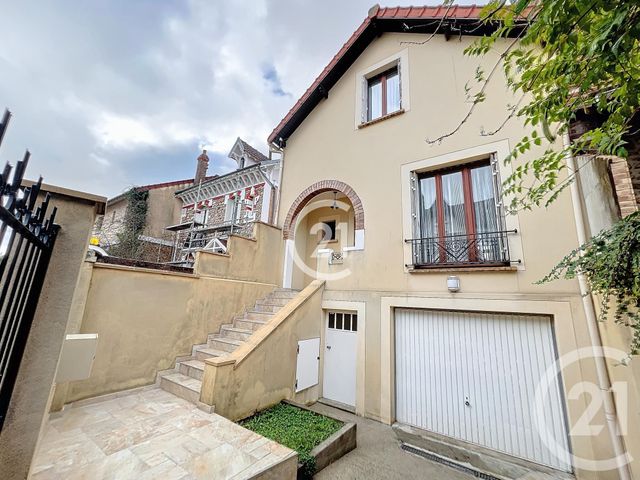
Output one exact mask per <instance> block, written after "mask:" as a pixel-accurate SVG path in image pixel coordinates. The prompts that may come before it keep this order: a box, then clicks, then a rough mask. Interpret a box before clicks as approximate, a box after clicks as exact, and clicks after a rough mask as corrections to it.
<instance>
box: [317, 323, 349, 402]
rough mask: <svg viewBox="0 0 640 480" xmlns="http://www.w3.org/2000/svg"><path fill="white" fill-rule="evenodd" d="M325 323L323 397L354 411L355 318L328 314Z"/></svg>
mask: <svg viewBox="0 0 640 480" xmlns="http://www.w3.org/2000/svg"><path fill="white" fill-rule="evenodd" d="M326 322H327V323H326V326H327V328H326V335H325V342H324V343H325V349H324V379H323V382H322V396H323V397H324V398H327V399H329V400H333V401H335V402H339V403H343V404H345V405H350V406H352V407H355V405H356V349H357V332H358V315H357V314H356V313H346V312H328V314H327V319H326Z"/></svg>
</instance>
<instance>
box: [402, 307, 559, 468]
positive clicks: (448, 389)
mask: <svg viewBox="0 0 640 480" xmlns="http://www.w3.org/2000/svg"><path fill="white" fill-rule="evenodd" d="M395 319H396V320H395V322H396V329H395V337H396V340H395V348H396V420H397V421H398V422H400V423H406V424H408V425H413V426H415V427H418V428H422V429H425V430H429V431H432V432H435V433H439V434H441V435H446V436H449V437H454V438H457V439H460V440H464V441H467V442H471V443H475V444H477V445H482V446H485V447H488V448H491V449H493V450H498V451H501V452H504V453H507V454H510V455H514V456H516V457H520V458H524V459H528V460H531V461H534V462H537V463H541V464H544V465H548V466H551V467H554V468H558V469H561V470H565V471H571V462H570V458H569V455H568V453H563V452H559V451H558V450H561V449H557V448H556V449H554V451H555V455H554V454H553V453H552V452H550V451H549V449H548V448H547V447H546V446H545V444H544V442H543V441H542V439H541V437H540V435H539V434H538V431H537V429H536V424H535V423H534V422H536V419H535V413H534V409H535V407H534V394H535V390H536V386H537V384H538V382H539V379H540V378H541V377H542V375H543V373H544V372H545V370H546V369H547V368H548V367H549V366H550V365H551V364H552V363H553V362H554V360H555V358H556V354H555V349H554V339H553V332H552V328H551V322H550V320H549V319H548V318H546V317H536V316H524V315H505V314H483V313H473V312H450V311H438V310H414V309H396V311H395ZM562 405H563V400H562V396H561V392H560V386H559V384H558V383H556V382H554V383H553V385H552V387H551V391H550V392H549V395H548V396H547V400H546V405H545V416H546V419H547V421H546V426H547V428H548V429H549V430H550V431H551V432H552V435H553V437H554V438H555V441H556V442H557V443H558V444H559V445H560V446H562V447H563V448H562V450H564V452H568V451H569V448H568V440H567V433H566V426H565V420H564V410H563V407H562Z"/></svg>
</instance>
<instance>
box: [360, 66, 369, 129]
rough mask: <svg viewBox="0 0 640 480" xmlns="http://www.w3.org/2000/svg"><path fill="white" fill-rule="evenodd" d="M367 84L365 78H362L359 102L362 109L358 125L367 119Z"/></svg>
mask: <svg viewBox="0 0 640 480" xmlns="http://www.w3.org/2000/svg"><path fill="white" fill-rule="evenodd" d="M368 90H369V82H368V81H367V79H366V78H365V77H362V94H361V97H362V98H361V99H360V101H361V102H362V108H361V109H360V123H365V122H366V121H367V118H368V115H367V114H368V109H369V108H368V94H369V92H368Z"/></svg>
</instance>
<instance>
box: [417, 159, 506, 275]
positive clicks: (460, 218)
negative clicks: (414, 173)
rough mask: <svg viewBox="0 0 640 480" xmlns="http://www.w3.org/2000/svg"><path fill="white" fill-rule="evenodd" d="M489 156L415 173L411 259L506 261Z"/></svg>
mask: <svg viewBox="0 0 640 480" xmlns="http://www.w3.org/2000/svg"><path fill="white" fill-rule="evenodd" d="M496 190H497V188H496V185H495V182H494V178H493V173H492V169H491V165H490V163H489V161H483V162H478V163H474V164H471V165H467V166H464V167H462V168H457V169H449V170H443V171H439V172H434V173H429V174H425V175H422V176H420V177H419V193H420V198H419V199H420V202H419V203H420V211H419V232H418V233H419V235H418V238H416V239H414V240H412V242H413V249H414V264H416V265H435V266H437V265H442V264H447V265H457V264H477V263H484V264H486V263H507V262H508V256H506V255H507V252H506V241H505V239H504V235H502V234H503V233H504V232H502V231H501V227H500V217H499V215H498V208H497V201H496V200H497V198H496Z"/></svg>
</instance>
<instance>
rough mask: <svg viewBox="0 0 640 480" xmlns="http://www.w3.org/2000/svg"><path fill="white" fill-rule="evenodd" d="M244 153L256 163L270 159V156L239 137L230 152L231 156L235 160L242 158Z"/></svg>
mask: <svg viewBox="0 0 640 480" xmlns="http://www.w3.org/2000/svg"><path fill="white" fill-rule="evenodd" d="M243 154H244V155H245V156H247V157H249V158H250V159H251V160H253V161H254V162H256V163H260V162H266V161H268V160H269V157H267V156H266V155H264V154H263V153H262V152H260V151H258V150H256V149H255V148H253V147H252V146H251V145H249V144H248V143H247V142H245V141H244V140H243V139H241V138H240V137H238V138H237V140H236V143H234V144H233V147H232V148H231V151H230V152H229V158H233V159H234V160H236V159H237V158H240V157H241V156H242V155H243Z"/></svg>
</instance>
